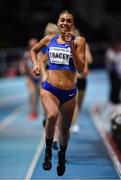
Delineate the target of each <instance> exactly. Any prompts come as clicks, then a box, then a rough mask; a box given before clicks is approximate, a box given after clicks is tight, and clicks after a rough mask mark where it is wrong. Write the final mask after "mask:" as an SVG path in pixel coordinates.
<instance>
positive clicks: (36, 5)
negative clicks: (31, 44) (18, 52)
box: [0, 0, 121, 48]
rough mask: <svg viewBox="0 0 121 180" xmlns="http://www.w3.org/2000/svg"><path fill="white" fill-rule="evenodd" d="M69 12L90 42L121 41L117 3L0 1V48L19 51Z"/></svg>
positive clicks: (108, 0) (104, 0) (103, 0)
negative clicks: (29, 40)
mask: <svg viewBox="0 0 121 180" xmlns="http://www.w3.org/2000/svg"><path fill="white" fill-rule="evenodd" d="M63 9H69V10H71V11H72V12H73V13H74V14H75V23H76V26H77V27H78V28H79V30H80V31H81V33H82V34H83V35H84V36H85V37H86V39H87V41H89V42H110V41H111V40H113V39H120V38H121V6H120V0H115V1H114V0H12V1H10V0H4V1H3V0H1V2H0V26H1V27H0V47H1V48H3V47H20V46H21V47H22V46H25V45H26V42H27V40H28V39H29V38H30V37H32V36H35V37H37V38H39V39H40V38H41V37H42V36H43V31H44V27H45V25H46V24H47V22H48V21H52V22H54V23H56V21H57V18H58V14H59V12H60V11H61V10H63Z"/></svg>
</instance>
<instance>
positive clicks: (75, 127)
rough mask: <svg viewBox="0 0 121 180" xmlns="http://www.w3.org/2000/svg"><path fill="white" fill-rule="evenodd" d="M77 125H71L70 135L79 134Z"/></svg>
mask: <svg viewBox="0 0 121 180" xmlns="http://www.w3.org/2000/svg"><path fill="white" fill-rule="evenodd" d="M79 129H80V128H79V125H78V124H75V125H72V127H71V133H78V132H79Z"/></svg>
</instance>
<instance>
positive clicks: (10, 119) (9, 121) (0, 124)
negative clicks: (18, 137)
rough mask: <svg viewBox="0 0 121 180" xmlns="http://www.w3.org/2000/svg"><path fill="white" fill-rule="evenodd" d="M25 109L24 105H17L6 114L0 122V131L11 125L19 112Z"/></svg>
mask: <svg viewBox="0 0 121 180" xmlns="http://www.w3.org/2000/svg"><path fill="white" fill-rule="evenodd" d="M24 110H25V105H22V106H19V107H18V108H17V109H16V110H15V111H13V112H12V113H11V114H10V115H8V116H7V117H6V118H5V119H3V120H2V122H0V131H1V130H3V129H5V128H6V127H8V126H9V125H11V124H12V123H13V122H14V121H15V120H16V118H17V117H18V115H19V114H21V113H22V112H23V111H24Z"/></svg>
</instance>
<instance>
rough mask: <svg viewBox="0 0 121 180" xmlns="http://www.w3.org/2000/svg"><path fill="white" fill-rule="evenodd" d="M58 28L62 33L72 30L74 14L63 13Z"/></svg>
mask: <svg viewBox="0 0 121 180" xmlns="http://www.w3.org/2000/svg"><path fill="white" fill-rule="evenodd" d="M58 28H59V30H60V32H61V33H66V32H71V31H72V28H73V16H72V15H71V14H69V13H63V14H61V15H60V17H59V20H58Z"/></svg>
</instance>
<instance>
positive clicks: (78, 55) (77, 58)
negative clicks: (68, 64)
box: [70, 36, 86, 73]
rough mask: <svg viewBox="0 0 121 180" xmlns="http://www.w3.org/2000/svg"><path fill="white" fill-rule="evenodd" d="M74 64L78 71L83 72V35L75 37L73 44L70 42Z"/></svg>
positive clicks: (84, 44)
mask: <svg viewBox="0 0 121 180" xmlns="http://www.w3.org/2000/svg"><path fill="white" fill-rule="evenodd" d="M70 47H71V52H72V56H73V59H74V64H75V66H76V69H77V70H78V72H79V73H81V72H83V70H84V66H85V50H86V41H85V38H84V37H81V36H78V37H75V40H74V45H73V43H72V42H71V43H70Z"/></svg>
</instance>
